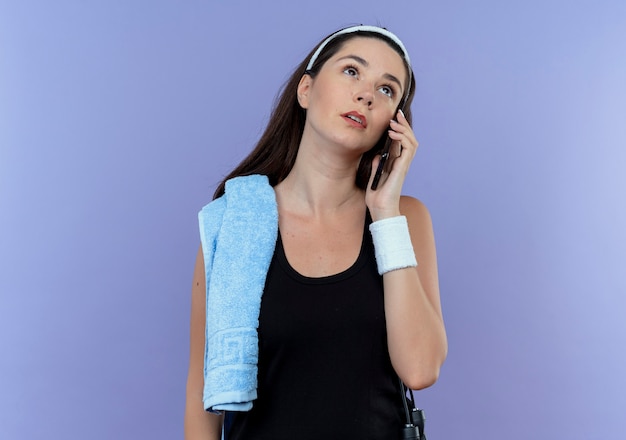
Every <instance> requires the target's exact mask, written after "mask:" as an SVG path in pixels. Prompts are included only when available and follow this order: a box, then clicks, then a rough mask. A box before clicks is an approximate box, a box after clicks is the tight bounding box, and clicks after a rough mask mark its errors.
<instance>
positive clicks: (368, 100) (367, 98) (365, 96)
mask: <svg viewBox="0 0 626 440" xmlns="http://www.w3.org/2000/svg"><path fill="white" fill-rule="evenodd" d="M356 100H357V101H358V102H362V103H365V104H366V105H367V106H368V107H370V106H371V105H372V104H373V103H374V94H373V93H372V92H371V91H369V90H367V89H363V90H360V91H359V92H357V94H356Z"/></svg>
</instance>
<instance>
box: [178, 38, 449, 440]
mask: <svg viewBox="0 0 626 440" xmlns="http://www.w3.org/2000/svg"><path fill="white" fill-rule="evenodd" d="M414 84H415V81H414V78H413V71H412V68H411V62H410V58H409V55H408V53H407V52H406V49H405V48H404V45H403V44H402V42H401V41H400V40H399V39H398V38H397V37H396V36H395V35H394V34H392V33H390V32H388V31H387V30H385V29H382V28H378V27H373V26H354V27H350V28H346V29H343V30H341V31H338V32H336V33H334V34H331V35H330V36H329V37H327V38H326V39H325V40H323V41H322V42H321V43H320V44H319V45H318V46H317V47H316V49H315V50H314V51H312V52H311V53H310V54H309V55H308V56H307V57H306V59H305V60H304V61H303V62H302V64H301V65H300V66H298V68H297V69H296V70H295V72H294V74H293V75H292V77H291V79H290V80H289V81H288V83H287V84H286V86H285V88H284V90H283V92H282V95H281V97H280V98H279V101H278V103H277V105H276V108H275V109H274V112H273V114H272V117H271V119H270V122H269V124H268V127H267V129H266V131H265V133H264V135H263V136H262V138H261V140H260V141H259V143H258V144H257V146H256V148H255V149H254V151H252V153H250V155H249V156H248V157H247V158H246V159H244V161H243V162H242V163H241V164H240V165H239V166H238V167H237V168H236V169H235V170H234V171H233V172H232V173H231V174H230V175H229V176H228V177H227V179H225V181H224V182H222V184H221V185H220V186H219V187H218V189H217V191H216V194H215V200H214V202H212V203H211V204H209V205H208V206H207V207H205V209H207V210H211V209H213V211H216V210H217V211H219V214H218V215H217V216H216V217H214V218H217V219H218V221H215V220H207V219H210V218H211V217H202V214H201V229H202V228H203V227H204V229H202V231H204V232H201V235H202V237H203V243H202V246H201V249H200V251H199V252H198V257H197V262H196V268H195V273H194V281H193V290H192V312H191V355H190V366H189V376H188V382H187V406H186V413H185V436H186V439H188V440H192V439H203V440H206V439H213V440H215V439H219V438H221V435H222V425H223V419H224V416H223V413H224V410H231V411H227V414H228V418H229V422H232V423H229V425H231V426H229V428H228V430H227V431H228V432H226V433H225V434H226V436H227V438H228V439H229V440H230V439H245V440H248V439H290V440H293V439H296V438H297V439H299V440H303V439H315V440H320V439H335V438H336V439H339V438H348V436H349V437H353V438H363V439H381V440H382V439H394V438H401V437H400V433H401V429H402V427H403V426H404V416H403V414H404V411H403V404H402V399H401V391H400V386H401V385H400V383H399V382H400V380H401V381H402V382H404V383H405V384H406V385H407V386H408V387H410V388H413V389H421V388H425V387H428V386H430V385H432V384H433V383H434V382H435V381H436V380H437V377H438V374H439V369H440V367H441V365H442V363H443V361H444V359H445V357H446V353H447V340H446V334H445V329H444V323H443V318H442V312H441V305H440V299H439V286H438V278H437V263H436V254H435V243H434V237H433V231H432V225H431V220H430V216H429V213H428V210H427V209H426V207H425V206H424V205H423V204H422V203H421V202H419V201H418V200H417V199H415V198H412V197H408V196H402V195H401V191H402V186H403V182H404V180H405V177H406V175H407V172H408V170H409V167H410V165H411V162H412V160H413V157H414V156H415V152H416V150H417V147H418V142H417V140H416V138H415V135H414V133H413V130H412V129H411V125H410V121H411V111H410V104H411V101H412V99H413V94H414V92H415V90H414V89H415V87H414ZM402 109H404V111H403V110H402ZM387 139H390V140H391V144H390V147H389V154H388V156H389V159H388V161H387V164H386V165H385V167H384V169H385V171H384V173H383V175H382V178H381V179H380V182H379V183H378V185H377V187H376V185H373V180H374V175H375V174H376V170H377V169H378V165H379V162H380V161H381V152H382V150H383V148H384V145H385V141H386V140H387ZM242 176H252V177H242ZM260 176H265V177H260ZM264 179H265V180H264ZM227 181H228V183H227ZM231 182H233V183H231ZM264 182H267V183H265V185H267V187H268V188H270V193H271V197H269V198H268V202H267V206H269V208H267V210H268V211H271V210H272V209H275V211H276V214H277V215H276V220H275V223H276V225H275V226H272V222H274V220H272V219H273V217H272V215H268V216H267V219H269V220H267V221H265V220H263V218H266V217H263V215H264V212H265V210H266V208H265V207H261V206H260V205H259V207H257V205H256V201H257V199H259V200H261V199H263V196H258V197H257V196H255V195H254V194H256V193H255V192H254V191H256V190H257V187H258V188H259V190H258V191H259V194H262V191H263V186H264ZM229 185H230V186H229ZM373 186H375V187H376V189H372V187H373ZM240 187H244V188H245V191H248V193H249V194H253V196H252V201H251V202H242V201H238V200H240V199H241V200H245V196H240V195H239V194H237V191H239V189H238V188H240ZM250 188H252V189H250ZM245 191H243V192H245ZM248 193H246V194H248ZM264 194H267V193H264ZM250 203H251V204H250ZM274 205H275V206H274ZM216 207H217V208H216ZM229 210H232V212H234V214H229ZM203 211H204V210H203ZM207 212H208V211H207ZM250 212H251V213H252V214H251V215H250ZM262 212H263V213H262ZM203 218H204V224H205V226H202V222H203ZM257 222H258V224H257ZM265 224H267V226H263V225H265ZM237 228H240V229H237ZM246 228H247V229H246ZM263 228H266V229H263ZM273 228H274V229H275V230H276V231H277V232H276V235H272V232H271V231H272V230H274V229H273ZM266 230H267V231H270V232H267V233H266V232H264V231H266ZM207 231H212V232H207ZM212 234H213V235H212ZM242 237H243V238H242ZM255 237H256V238H255ZM264 237H269V239H268V240H266V241H268V242H269V243H270V245H267V244H263V241H264ZM231 239H232V240H237V239H238V240H239V242H237V243H238V244H234V243H232V244H229V243H230V240H231ZM228 246H231V247H234V248H235V249H230V250H228V249H227V250H225V251H221V250H220V247H222V248H228ZM254 246H257V247H256V248H255V247H254ZM229 252H230V253H229ZM246 252H247V253H248V254H249V256H248V257H245V255H244V256H242V254H246ZM265 254H267V256H265V257H263V256H262V255H265ZM257 256H258V258H257ZM264 259H265V260H267V264H266V265H265V266H264V265H262V264H261V265H259V264H258V261H257V260H264ZM220 260H227V261H226V262H225V263H221V262H220ZM258 267H261V270H257V269H258ZM255 271H256V272H260V273H261V274H262V276H260V277H257V278H258V279H255V281H251V283H252V284H250V285H257V286H258V285H260V286H261V288H260V291H261V293H262V295H261V294H259V295H258V299H257V300H256V301H258V302H259V304H258V306H255V305H252V306H250V304H248V303H250V302H251V303H254V301H255V299H254V295H251V294H250V291H251V290H254V289H251V288H247V287H246V288H243V287H242V286H243V285H245V282H244V281H241V282H240V280H239V274H243V275H242V276H245V277H248V276H250V277H253V276H257V275H254V273H256V272H255ZM249 272H250V273H252V275H250V274H249ZM222 279H224V281H221V280H222ZM207 280H209V281H207ZM233 280H234V281H233ZM224 283H225V284H224ZM220 286H221V287H220ZM224 286H226V287H224ZM207 289H208V290H209V294H208V295H207ZM213 292H215V293H213ZM247 296H251V297H253V299H245V300H243V299H242V298H244V297H247ZM237 307H241V310H244V312H241V313H239V312H238V311H236V312H233V310H232V309H233V308H237ZM255 307H256V308H255ZM207 310H208V311H207ZM248 310H252V312H251V315H252V316H251V317H250V319H249V321H248V324H241V319H248V318H241V316H244V315H246V314H247V313H248ZM257 323H258V328H256V326H257ZM214 324H215V325H214ZM222 324H224V325H222ZM216 326H217V327H216ZM220 326H221V327H220ZM246 326H248V327H249V328H248V327H246ZM225 327H229V328H226V329H225ZM246 332H247V333H246ZM244 333H245V334H244ZM233 335H235V336H233ZM246 338H247V339H246ZM256 338H258V339H256ZM235 341H236V342H235ZM241 341H248V342H241ZM249 341H253V342H256V343H252V344H250V343H249ZM233 347H234V350H235V351H234V352H231V351H229V350H231V349H233ZM242 347H243V348H242ZM228 353H230V354H228ZM232 353H235V354H232ZM250 359H252V361H250ZM205 364H206V365H205ZM244 371H245V372H247V373H246V374H243V372H244ZM251 377H252V379H251ZM251 380H252V388H253V389H252V390H251V391H249V390H248V391H246V393H244V394H239V395H244V396H248V399H246V398H245V397H244V398H238V397H233V396H234V395H235V394H233V393H235V392H238V391H239V390H238V389H236V388H237V387H244V388H245V386H244V385H241V384H243V383H245V382H246V381H248V382H250V381H251ZM221 382H224V383H221ZM248 385H249V384H248ZM233 388H235V389H233ZM218 396H220V397H218ZM224 396H226V397H224ZM207 410H208V411H207ZM233 410H234V411H233Z"/></svg>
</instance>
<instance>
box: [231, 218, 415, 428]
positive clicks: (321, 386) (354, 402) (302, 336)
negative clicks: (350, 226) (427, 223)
mask: <svg viewBox="0 0 626 440" xmlns="http://www.w3.org/2000/svg"><path fill="white" fill-rule="evenodd" d="M369 222H370V219H369V215H368V221H366V222H365V223H366V227H365V228H364V231H363V240H362V245H361V251H360V253H359V257H358V259H357V261H356V262H355V263H354V264H353V265H352V266H351V267H350V268H349V269H347V270H345V271H344V272H341V273H339V274H336V275H331V276H327V277H321V278H309V277H305V276H302V275H301V274H299V273H298V272H296V271H295V270H294V269H293V268H292V267H291V266H290V265H289V262H288V261H287V258H286V256H285V252H284V249H283V245H282V241H281V239H280V234H279V237H278V240H277V244H276V250H275V251H274V256H273V259H272V262H271V265H270V268H269V271H268V274H267V279H266V284H265V290H264V293H263V298H262V301H261V313H260V317H259V372H258V398H257V400H255V401H254V402H253V408H252V410H250V411H249V412H237V413H230V414H229V415H228V418H229V421H230V423H229V425H231V427H230V432H229V433H228V435H227V437H226V438H227V439H228V440H334V439H337V440H340V439H341V440H346V439H349V438H356V439H360V440H366V439H372V440H390V439H391V440H395V439H399V438H400V434H401V429H402V427H403V426H404V412H403V406H402V400H401V392H400V386H399V382H398V380H399V379H398V376H397V375H396V374H395V372H394V370H393V367H392V366H391V361H390V359H389V354H388V349H387V333H386V328H385V311H384V303H383V284H382V277H381V276H380V275H378V272H377V270H376V261H375V259H374V247H373V244H372V240H371V237H370V234H369V231H368V230H367V225H368V224H369Z"/></svg>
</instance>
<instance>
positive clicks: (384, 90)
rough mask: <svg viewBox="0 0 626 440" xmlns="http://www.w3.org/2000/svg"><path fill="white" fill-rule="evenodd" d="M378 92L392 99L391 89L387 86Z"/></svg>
mask: <svg viewBox="0 0 626 440" xmlns="http://www.w3.org/2000/svg"><path fill="white" fill-rule="evenodd" d="M380 91H381V92H383V93H384V94H385V95H387V96H389V97H390V98H393V89H392V88H391V87H389V86H382V87H381V88H380Z"/></svg>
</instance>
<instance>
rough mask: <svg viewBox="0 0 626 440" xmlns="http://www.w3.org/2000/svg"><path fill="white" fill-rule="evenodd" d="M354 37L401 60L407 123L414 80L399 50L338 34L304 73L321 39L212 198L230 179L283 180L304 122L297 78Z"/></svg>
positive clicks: (361, 170) (367, 160)
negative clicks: (258, 177) (391, 51)
mask: <svg viewBox="0 0 626 440" xmlns="http://www.w3.org/2000/svg"><path fill="white" fill-rule="evenodd" d="M331 35H332V34H331ZM329 36H330V35H329ZM356 37H368V38H378V39H380V40H382V41H384V42H385V43H387V44H388V45H389V46H391V48H393V49H394V50H395V51H396V52H398V54H400V56H401V57H402V60H403V61H404V65H405V67H406V69H407V78H410V80H409V81H410V84H408V85H406V87H405V90H409V95H408V96H407V97H406V98H403V100H401V102H403V103H404V105H403V107H402V108H403V112H404V115H405V116H406V118H407V120H408V121H409V123H411V120H412V119H411V102H412V101H413V96H414V95H415V78H414V75H412V74H411V70H410V69H411V66H409V65H408V64H407V62H406V59H405V58H404V54H403V52H402V49H401V48H400V47H399V46H398V45H397V44H396V43H395V42H394V41H393V40H391V39H389V38H387V37H385V36H384V35H381V34H378V33H376V32H369V31H357V32H352V33H347V34H343V35H339V36H337V37H335V38H334V39H332V40H331V41H330V42H329V43H328V44H327V45H326V47H324V49H323V50H322V52H321V53H320V55H319V57H318V58H317V60H316V61H315V63H314V64H313V66H312V67H311V69H309V70H308V71H307V70H306V66H307V65H308V63H309V59H310V58H311V56H312V55H313V53H314V52H315V50H316V49H317V47H318V46H319V45H320V44H321V43H322V42H323V41H324V40H325V39H326V38H324V39H322V41H321V42H320V43H319V44H318V45H317V46H316V47H315V48H313V50H312V51H311V52H310V53H309V54H308V55H307V57H306V58H305V59H304V61H302V62H301V63H300V65H298V67H296V69H295V70H294V72H293V73H292V75H291V77H290V78H289V80H288V81H287V82H286V83H285V85H284V86H283V88H282V91H281V93H280V95H279V96H278V99H277V101H276V103H275V105H274V109H273V110H272V114H271V116H270V120H269V122H268V124H267V127H266V128H265V132H264V133H263V135H262V136H261V139H259V142H258V143H257V144H256V147H255V148H254V150H252V152H250V154H248V156H247V157H246V158H245V159H244V160H242V161H241V163H240V164H239V165H237V167H236V168H235V169H234V170H233V171H231V172H230V174H228V175H227V176H226V177H225V178H224V180H222V182H221V183H220V184H219V186H218V187H217V189H216V190H215V194H214V195H213V198H214V199H216V198H218V197H220V196H221V195H223V194H224V186H225V184H226V181H227V180H229V179H232V178H233V177H239V176H249V175H251V174H263V175H266V176H267V177H268V179H269V183H270V185H272V186H275V185H277V184H278V183H280V182H281V181H282V180H283V179H285V177H287V175H288V174H289V173H290V172H291V169H292V168H293V165H294V163H295V162H296V156H297V154H298V148H299V146H300V140H301V138H302V132H303V131H304V123H305V120H306V111H305V110H304V109H303V108H302V107H300V103H299V102H298V98H297V89H298V84H299V83H300V79H301V78H302V76H303V75H305V74H308V75H311V76H312V77H315V75H317V73H318V72H319V71H320V69H321V68H322V66H323V65H324V63H326V61H328V59H330V58H331V57H332V56H333V55H334V54H336V53H337V52H338V51H339V50H340V49H341V48H342V47H343V45H344V44H345V43H346V42H347V41H348V40H351V39H353V38H356ZM385 139H386V132H384V133H383V136H382V137H381V138H380V139H379V140H378V142H377V143H376V145H374V147H373V148H371V149H370V150H369V151H367V152H365V153H364V154H363V156H361V161H360V162H359V167H358V170H357V174H356V182H355V183H356V185H357V187H359V188H361V189H365V187H366V186H367V182H368V181H369V177H370V173H371V170H372V160H373V159H374V157H375V156H376V155H377V154H378V153H379V152H380V151H381V150H382V148H383V145H384V143H385Z"/></svg>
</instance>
